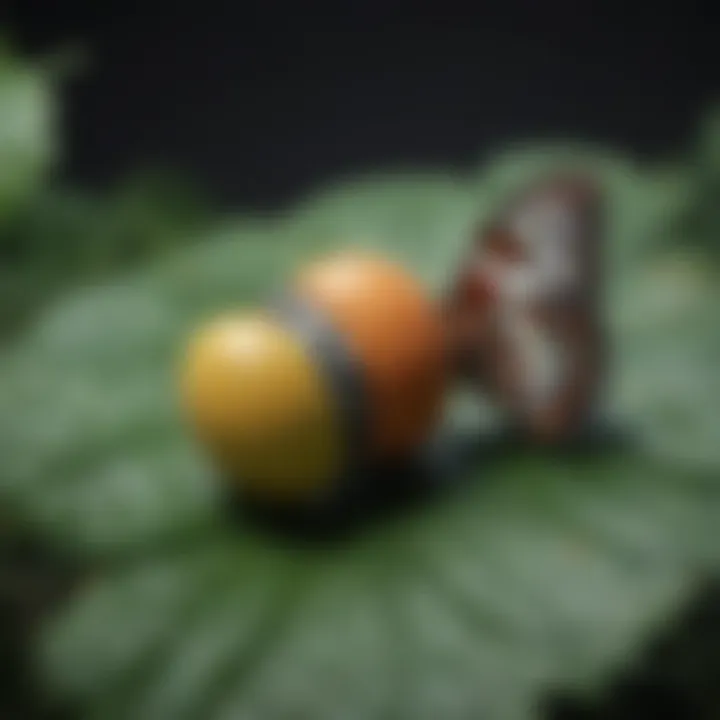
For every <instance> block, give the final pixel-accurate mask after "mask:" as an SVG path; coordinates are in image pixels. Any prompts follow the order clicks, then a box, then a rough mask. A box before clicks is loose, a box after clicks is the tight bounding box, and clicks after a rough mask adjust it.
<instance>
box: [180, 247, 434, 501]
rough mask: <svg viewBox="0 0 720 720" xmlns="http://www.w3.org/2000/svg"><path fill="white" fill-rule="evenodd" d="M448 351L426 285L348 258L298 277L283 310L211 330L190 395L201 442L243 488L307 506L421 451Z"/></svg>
mask: <svg viewBox="0 0 720 720" xmlns="http://www.w3.org/2000/svg"><path fill="white" fill-rule="evenodd" d="M445 354H446V353H445V342H444V328H443V323H442V320H441V316H440V312H439V310H438V309H437V308H436V306H435V304H434V303H433V302H432V300H431V299H430V298H429V297H427V296H426V294H425V292H424V290H423V288H422V286H421V285H420V283H418V281H417V280H415V279H414V278H413V277H412V276H411V275H410V274H408V273H407V272H406V271H405V270H403V269H402V268H401V267H399V266H397V265H395V264H394V263H392V262H389V261H387V260H386V259H384V258H381V257H378V256H374V255H368V254H362V253H354V252H344V253H339V254H337V255H335V256H333V257H328V258H325V259H323V260H320V261H318V262H316V263H313V264H311V265H309V266H307V267H306V268H304V269H303V270H301V272H300V273H299V274H298V275H297V276H296V277H294V278H293V279H292V282H291V283H290V286H289V288H288V291H287V292H286V294H285V296H284V297H283V298H282V299H281V300H280V301H279V302H278V303H277V304H276V305H275V306H274V307H268V308H266V309H264V310H261V311H258V312H256V313H247V314H241V315H240V314H239V315H230V316H227V317H224V318H220V319H218V320H216V321H215V322H213V323H211V324H210V325H208V326H206V327H205V328H203V329H201V331H200V332H199V333H198V334H197V335H196V336H195V337H194V338H193V339H192V341H191V343H190V346H189V349H188V354H187V359H186V364H185V370H184V375H183V384H182V389H183V396H184V400H185V405H186V408H187V410H188V413H189V415H190V418H191V420H192V423H193V425H194V427H195V429H196V431H197V435H198V436H199V438H200V440H201V441H202V442H203V444H204V445H205V446H206V447H207V448H208V450H209V451H210V453H211V454H212V455H213V456H214V457H215V458H216V459H217V461H218V462H219V464H220V465H221V467H223V468H224V469H225V470H227V471H228V472H229V473H230V474H231V475H233V476H234V477H237V478H238V479H239V481H240V483H241V484H242V486H243V488H244V489H246V490H248V491H249V492H250V493H251V494H255V495H259V496H263V497H265V498H270V499H280V500H290V501H292V500H297V499H302V500H307V499H310V498H312V497H315V496H322V495H324V494H327V493H329V492H332V491H333V490H334V489H335V488H336V487H337V486H338V484H339V483H341V482H343V480H344V479H345V478H347V477H349V476H350V475H351V474H352V472H353V470H355V469H357V468H358V467H362V466H363V465H364V464H366V463H369V462H370V463H372V462H378V461H383V460H396V459H401V458H402V457H404V456H408V455H409V454H411V453H412V452H413V451H414V450H416V449H418V448H419V446H420V445H422V444H423V442H424V441H425V440H426V439H427V438H428V437H429V435H430V433H431V432H432V430H433V428H434V426H435V424H436V422H437V421H438V420H439V417H440V414H441V410H442V401H443V391H444V388H445V376H446V362H445Z"/></svg>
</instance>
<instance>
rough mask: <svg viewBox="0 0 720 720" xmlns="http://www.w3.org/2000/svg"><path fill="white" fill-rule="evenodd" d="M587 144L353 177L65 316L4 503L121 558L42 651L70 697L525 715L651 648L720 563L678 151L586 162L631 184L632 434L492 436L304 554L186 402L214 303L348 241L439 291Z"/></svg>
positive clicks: (30, 371) (301, 713) (705, 286)
mask: <svg viewBox="0 0 720 720" xmlns="http://www.w3.org/2000/svg"><path fill="white" fill-rule="evenodd" d="M566 157H567V153H565V152H564V151H562V150H561V149H558V148H552V149H549V148H527V149H525V150H523V151H518V152H516V153H513V154H510V155H508V156H506V157H504V158H501V159H500V160H499V161H498V162H497V163H495V164H493V165H491V166H490V167H489V168H486V169H485V171H484V172H483V173H481V174H480V176H479V177H478V178H476V179H474V180H471V181H459V180H457V179H453V178H450V177H447V176H443V175H427V176H422V177H420V176H418V177H415V178H411V177H373V178H368V179H366V180H364V181H360V182H357V183H349V184H346V185H344V186H342V187H338V188H336V189H334V190H332V191H331V192H328V193H325V194H323V195H321V196H320V197H316V198H314V199H312V200H311V201H308V202H307V203H305V204H303V205H302V206H301V207H299V208H297V209H296V212H295V214H294V215H293V216H291V217H286V218H285V219H281V220H277V221H271V220H265V221H262V222H243V221H237V222H235V223H228V224H227V226H225V227H222V228H216V229H214V230H212V231H211V232H209V233H208V234H209V237H207V238H206V240H205V242H203V243H201V244H195V245H192V246H190V247H188V248H185V249H183V250H181V251H178V252H176V253H174V254H172V255H171V256H168V257H166V258H164V259H163V260H162V261H158V262H154V263H152V264H151V265H149V266H148V267H147V268H146V269H145V270H144V271H142V272H136V273H135V274H134V275H132V276H130V277H127V278H122V279H118V280H117V282H115V283H113V284H112V285H111V284H106V285H105V286H103V287H100V288H95V289H92V288H89V289H86V290H83V291H80V292H76V293H74V294H71V295H69V296H67V297H66V298H65V299H64V300H63V301H62V302H61V303H58V304H56V305H55V306H54V307H52V308H51V309H49V310H48V311H46V312H45V313H43V314H42V315H41V316H40V317H39V319H38V321H37V323H36V324H35V325H34V326H33V327H32V329H31V330H30V331H29V332H27V333H26V334H25V335H24V336H23V337H22V338H21V339H20V340H19V341H18V342H17V343H16V344H15V345H14V346H13V347H12V349H11V350H9V351H8V352H7V353H6V354H5V356H4V357H3V358H2V363H3V365H2V374H1V375H0V377H2V380H0V383H1V384H0V442H1V443H2V446H1V447H0V455H1V456H2V457H3V467H2V472H1V474H0V499H2V502H3V503H5V504H6V505H7V506H9V507H11V508H12V509H13V510H14V512H15V513H16V514H17V516H18V517H21V518H23V519H24V521H25V522H27V523H29V524H30V525H31V526H32V527H34V528H35V529H36V531H37V533H38V534H40V535H41V536H43V537H45V538H46V539H47V540H48V541H51V542H52V543H53V544H54V545H55V546H56V547H60V548H63V549H64V550H66V551H67V552H70V553H74V554H75V555H76V556H77V557H83V558H85V559H86V561H87V562H89V563H90V565H91V566H92V567H93V568H94V573H93V580H92V581H88V582H87V583H86V584H85V585H83V586H81V587H80V588H79V589H78V592H77V595H76V597H75V599H74V600H73V602H71V603H70V604H69V606H68V607H66V608H65V609H64V610H63V612H61V613H60V615H59V616H58V617H57V618H56V619H55V621H54V622H53V623H52V625H51V626H50V628H49V629H48V632H47V633H46V634H45V635H44V636H43V639H42V642H41V644H40V656H41V658H42V661H43V668H44V673H45V676H46V677H47V679H48V682H49V684H50V687H51V688H53V689H54V690H55V691H56V692H58V693H59V694H61V695H62V696H65V697H71V698H73V699H74V700H75V701H76V702H77V703H79V705H80V706H81V707H82V708H84V710H85V712H86V715H87V716H88V717H101V718H103V720H108V719H110V718H119V719H123V720H124V719H126V718H133V720H140V719H142V718H148V719H150V718H152V720H161V719H162V718H168V719H172V720H177V719H180V718H203V719H204V720H213V719H214V718H228V719H229V718H254V717H257V718H285V717H287V718H290V717H292V718H313V719H314V720H322V719H323V718H340V717H342V718H346V717H347V718H358V719H364V718H378V717H398V718H399V717H408V718H415V719H419V718H429V719H436V718H477V717H487V718H499V719H501V720H512V718H529V717H533V716H535V714H536V712H537V708H538V703H539V702H540V700H541V698H542V696H543V693H545V692H547V691H549V690H552V689H557V688H562V689H569V690H572V689H576V690H582V691H586V692H587V691H591V690H594V689H599V688H602V685H603V682H604V681H606V680H607V679H608V677H609V674H610V673H612V672H614V671H617V670H618V669H620V668H622V667H623V666H625V665H627V664H628V663H632V662H633V661H634V660H635V659H636V657H637V654H638V652H639V651H640V649H641V647H642V643H643V641H644V640H646V639H647V638H648V637H650V636H651V635H652V633H653V632H655V631H656V630H657V629H658V627H659V626H660V625H661V624H662V623H663V622H664V621H665V620H667V619H668V618H670V617H672V616H673V615H674V613H675V612H676V611H677V610H678V608H679V606H680V605H681V604H682V602H683V601H684V599H685V598H686V597H687V596H688V595H689V594H690V593H692V591H693V590H694V588H695V587H696V584H697V583H698V582H700V581H701V580H702V579H703V578H705V577H706V576H707V575H709V574H716V573H717V571H718V569H720V544H719V543H718V542H717V530H716V528H717V525H718V521H719V520H720V481H719V480H718V472H717V470H718V467H720V442H718V440H720V438H718V436H717V433H718V430H717V428H718V427H719V423H718V422H717V408H718V400H719V399H720V387H718V379H717V372H716V367H717V362H716V360H717V357H718V352H717V351H718V349H720V332H718V325H717V322H716V320H715V318H714V312H715V310H716V307H717V300H718V292H717V290H716V287H715V285H716V275H714V272H715V271H714V270H713V269H712V267H710V266H709V265H708V263H707V262H704V260H703V257H702V256H696V255H693V254H687V253H686V254H684V255H679V254H670V253H668V252H667V251H665V250H662V251H661V250H658V243H657V242H656V240H655V238H656V237H657V236H658V235H659V234H660V232H661V230H662V229H663V228H665V227H667V225H668V224H669V223H670V221H671V220H672V219H673V217H674V215H675V214H676V213H677V212H678V207H679V205H681V204H682V203H681V202H679V200H678V198H679V197H680V196H681V195H682V194H681V193H679V190H678V188H679V187H680V186H682V187H684V186H685V185H684V182H685V178H684V177H681V176H680V175H679V174H678V173H679V171H678V170H677V169H672V170H671V171H670V172H665V171H663V172H660V171H659V170H658V171H653V169H651V168H650V169H647V168H641V167H637V166H635V165H634V164H633V163H631V162H629V161H625V160H623V159H622V158H617V157H611V156H610V155H607V156H605V155H602V154H601V153H600V154H598V152H597V151H591V150H587V151H582V152H578V149H577V148H576V149H573V153H572V157H574V158H576V159H577V160H578V161H579V162H581V163H582V164H583V165H584V166H588V167H590V168H591V169H592V170H593V171H594V172H596V173H597V174H598V175H600V176H601V177H602V178H603V179H604V180H605V182H606V183H607V185H608V188H609V193H610V201H611V205H610V213H611V216H610V221H611V222H610V240H611V242H610V246H609V248H608V253H609V263H608V267H609V270H610V271H611V272H610V278H609V280H610V282H609V291H608V308H607V310H608V318H609V323H610V328H611V330H612V339H613V344H614V354H615V366H614V373H613V382H612V386H611V388H610V390H609V393H608V402H607V408H606V411H607V413H608V415H609V417H612V418H613V421H614V422H617V423H619V424H620V426H621V427H622V428H623V429H624V430H626V431H627V432H628V433H629V435H630V437H631V438H632V439H633V440H634V442H633V443H632V444H631V446H630V447H629V448H628V449H625V450H620V449H614V450H613V449H609V448H608V449H606V450H605V452H604V453H600V454H595V455H592V456H580V455H578V456H574V457H570V456H549V455H547V454H536V455H532V454H522V453H519V452H516V453H514V454H510V455H507V454H506V455H505V456H500V457H492V456H490V455H487V456H484V457H483V456H482V455H480V456H479V457H478V458H477V459H476V461H475V462H474V464H473V466H472V467H469V468H467V470H466V471H465V472H464V473H463V474H462V475H461V476H460V477H458V479H457V482H456V483H452V491H450V492H448V493H447V494H444V495H442V494H441V495H440V496H438V497H436V498H434V499H433V500H432V501H431V502H428V503H426V504H424V505H422V506H418V507H412V508H407V509H406V511H405V512H404V513H403V514H401V515H399V516H395V517H388V518H386V519H384V520H382V521H380V522H378V523H375V524H373V525H368V526H367V527H365V528H361V529H360V530H359V531H358V532H357V533H356V534H355V535H354V536H353V537H351V538H349V539H347V540H345V541H344V542H342V543H337V544H328V545H312V546H302V545H297V544H295V545H293V544H292V543H289V544H288V543H284V542H282V541H281V540H280V539H279V538H276V537H273V536H271V535H266V534H263V533H261V532H260V531H258V530H257V529H256V528H254V527H252V526H249V525H247V524H243V523H242V522H240V521H238V520H231V519H230V518H229V517H228V515H227V513H226V512H224V507H223V501H222V498H221V493H219V492H218V490H217V486H216V484H215V478H213V477H212V475H211V473H210V472H209V470H208V468H207V465H206V463H205V461H204V459H203V458H202V456H201V455H200V453H199V451H198V450H197V449H196V448H195V447H194V446H193V445H192V444H191V443H190V442H189V441H188V438H187V436H186V433H185V431H184V428H183V427H182V423H181V422H180V420H179V418H178V414H177V409H176V407H175V402H174V395H173V390H174V388H173V381H174V377H173V368H174V363H175V361H176V359H177V356H178V353H179V351H180V348H181V346H182V342H183V341H184V339H185V336H186V334H187V332H188V331H189V330H190V329H191V328H192V327H193V326H194V325H195V323H196V322H198V321H200V320H202V319H205V318H206V317H208V316H209V315H211V314H212V313H214V312H216V311H218V310H224V309H226V308H227V307H228V306H233V305H241V304H248V303H258V302H263V301H264V300H265V299H266V298H267V297H268V294H270V293H272V292H273V291H274V290H275V289H276V288H278V287H280V286H281V284H282V283H283V281H284V280H285V279H286V278H287V276H288V274H289V273H290V272H292V270H293V269H294V268H296V267H297V265H298V264H299V263H301V262H304V261H306V260H308V259H309V258H311V257H314V256H316V255H317V254H319V253H322V252H323V251H325V250H327V249H330V248H332V247H337V243H338V242H339V241H340V242H347V243H353V244H364V245H367V246H372V247H374V248H378V249H381V250H383V251H385V252H387V253H388V254H390V255H391V256H393V257H395V258H397V259H399V260H401V261H402V262H405V263H407V265H408V266H409V267H410V268H411V269H412V270H413V271H415V272H416V273H418V274H419V276H420V277H422V278H423V279H424V280H425V281H426V282H427V284H428V287H430V288H432V289H433V290H435V291H437V290H439V288H441V287H442V285H443V283H444V282H445V280H446V279H447V273H449V272H451V271H452V270H453V268H454V267H455V262H456V259H457V255H458V253H459V252H460V251H461V249H462V246H463V243H464V240H465V231H466V230H467V228H468V227H469V225H470V224H471V223H472V221H473V220H474V219H475V215H476V214H477V213H478V212H479V213H480V214H483V213H484V212H487V211H488V210H489V209H490V208H491V207H492V204H493V202H494V201H495V199H496V198H497V197H499V196H500V195H501V194H502V193H503V192H505V191H507V189H508V188H509V187H510V186H511V185H513V184H514V183H517V182H520V181H522V180H523V179H528V178H529V177H530V176H532V175H533V174H535V173H537V172H540V171H542V169H543V168H545V167H548V166H550V165H552V164H553V163H556V162H558V160H559V159H560V158H563V159H566ZM450 419H452V418H450Z"/></svg>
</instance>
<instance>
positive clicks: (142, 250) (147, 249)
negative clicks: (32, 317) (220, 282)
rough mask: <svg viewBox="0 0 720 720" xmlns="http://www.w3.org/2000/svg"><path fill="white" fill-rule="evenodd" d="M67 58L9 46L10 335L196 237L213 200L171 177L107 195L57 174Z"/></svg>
mask: <svg viewBox="0 0 720 720" xmlns="http://www.w3.org/2000/svg"><path fill="white" fill-rule="evenodd" d="M78 62H79V58H78V57H77V55H76V54H73V53H70V52H69V51H68V52H65V53H60V54H58V55H57V56H53V57H50V58H46V59H44V60H43V61H36V62H35V63H29V62H27V61H26V60H24V59H20V58H18V57H17V56H16V55H14V54H12V53H11V51H10V50H9V49H6V48H4V47H3V46H2V45H0V258H1V259H2V264H0V334H1V335H2V336H7V335H8V334H9V333H10V332H11V331H15V330H17V329H18V328H19V327H21V326H22V324H23V322H24V321H25V320H26V318H27V317H28V314H29V313H30V312H31V311H32V310H34V309H36V308H38V307H39V306H40V305H41V304H42V302H44V301H47V300H48V299H49V298H51V297H52V296H53V295H54V294H55V293H56V292H57V291H58V290H60V289H61V288H63V287H66V286H68V285H73V284H78V283H90V282H97V281H98V280H101V279H103V278H104V277H107V275H108V274H109V273H112V272H115V271H117V270H119V269H120V268H123V267H128V266H132V265H133V264H136V263H137V262H138V261H140V260H144V259H147V258H149V257H153V256H155V255H157V254H158V253H161V252H166V251H167V250H169V249H170V248H171V247H175V246H176V245H179V244H182V243H184V242H188V241H191V240H194V239H195V238H196V235H197V230H198V228H199V227H203V228H207V226H208V225H209V224H211V221H210V216H209V210H210V208H209V203H207V202H206V200H205V198H204V197H203V195H202V194H201V193H200V192H199V191H198V190H197V189H196V188H195V187H194V186H193V185H192V184H191V183H188V182H184V181H182V180H179V179H178V177H177V174H176V173H173V172H172V171H169V170H165V171H163V170H156V171H154V172H144V173H142V174H139V175H137V176H135V177H131V178H129V179H127V180H125V181H123V182H120V183H118V184H117V185H116V186H115V187H114V188H112V189H110V191H108V192H105V193H103V194H100V193H96V192H90V191H88V190H82V189H79V188H75V187H67V186H65V185H63V184H60V183H59V182H58V181H57V180H56V179H55V178H53V177H52V175H53V173H52V171H53V170H54V168H55V167H56V165H57V160H58V159H59V158H58V156H59V151H60V147H59V146H60V141H59V137H60V133H59V127H58V126H59V124H60V123H59V117H58V116H59V104H60V103H59V100H60V91H61V89H62V88H61V86H62V84H63V82H64V81H65V80H66V79H67V78H68V76H69V75H71V71H74V70H75V69H76V67H77V65H78Z"/></svg>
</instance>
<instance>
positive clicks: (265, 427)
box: [182, 313, 343, 499]
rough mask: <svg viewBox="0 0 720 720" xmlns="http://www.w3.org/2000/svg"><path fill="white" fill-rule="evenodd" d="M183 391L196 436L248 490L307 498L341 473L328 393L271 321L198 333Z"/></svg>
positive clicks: (254, 319)
mask: <svg viewBox="0 0 720 720" xmlns="http://www.w3.org/2000/svg"><path fill="white" fill-rule="evenodd" d="M182 391H183V397H184V401H185V406H186V408H187V411H188V414H189V416H190V418H191V420H192V423H193V425H194V427H195V429H196V432H197V435H198V436H199V438H200V439H201V441H202V442H203V443H204V444H205V445H206V446H207V447H208V448H209V449H210V451H211V453H212V454H213V455H214V456H215V457H216V458H217V459H218V461H219V462H220V464H221V466H222V467H223V468H224V469H226V470H228V471H230V472H231V473H232V474H233V475H236V476H237V477H238V478H239V479H240V480H241V481H242V483H243V486H244V487H245V489H246V490H248V491H249V492H251V493H254V494H259V495H270V496H273V497H276V498H287V499H293V498H296V497H299V496H302V497H305V496H307V495H308V494H311V493H313V492H315V491H318V490H320V489H322V488H324V487H326V486H327V485H328V484H329V483H331V482H332V481H333V480H334V479H335V477H336V475H337V474H338V473H339V472H340V470H341V466H342V464H343V438H342V437H341V435H342V432H341V428H340V424H341V423H340V418H339V417H338V412H339V410H338V407H337V404H336V402H335V398H334V397H333V393H332V391H331V388H330V387H329V385H328V383H327V382H326V378H324V377H323V373H322V372H321V369H320V367H319V366H318V364H317V362H316V361H315V360H314V358H312V357H311V356H310V354H309V353H308V352H307V350H306V348H305V347H303V345H302V343H301V342H300V341H299V338H298V337H297V335H296V334H294V333H292V332H291V331H290V330H288V329H286V328H284V327H283V326H282V325H281V324H280V323H278V322H277V321H276V320H275V319H274V318H272V317H271V316H270V315H265V314H262V313H258V314H238V315H231V316H227V317H224V318H221V319H219V320H216V321H215V322H213V323H211V324H210V325H209V326H207V327H205V328H203V329H202V330H201V331H200V332H199V334H198V335H197V336H195V337H194V338H193V339H192V341H191V343H190V346H189V349H188V354H187V359H186V363H185V368H184V374H183V377H182Z"/></svg>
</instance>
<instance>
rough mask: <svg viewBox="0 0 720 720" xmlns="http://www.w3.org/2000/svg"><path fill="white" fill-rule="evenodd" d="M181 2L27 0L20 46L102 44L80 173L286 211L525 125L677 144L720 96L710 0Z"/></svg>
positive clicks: (644, 143) (73, 153) (476, 148)
mask: <svg viewBox="0 0 720 720" xmlns="http://www.w3.org/2000/svg"><path fill="white" fill-rule="evenodd" d="M164 5H165V3H159V2H158V3H156V4H154V5H153V4H150V3H139V2H135V3H133V2H131V1H130V0H124V1H123V0H85V1H84V2H81V1H78V0H63V1H59V0H45V1H41V0H18V2H17V3H16V6H15V7H14V9H13V12H12V15H11V23H12V26H13V27H14V28H15V35H16V38H17V39H18V40H19V41H20V45H21V47H23V48H25V49H27V50H28V51H32V52H40V51H42V50H46V49H52V48H55V47H57V46H58V44H59V43H66V42H68V41H73V42H76V43H79V44H80V45H82V46H84V47H85V48H86V49H87V50H88V51H89V55H90V58H91V63H90V65H89V66H88V69H87V71H86V72H85V74H84V75H83V76H82V77H80V78H79V79H77V80H76V81H74V82H73V83H71V84H70V85H69V87H68V104H67V108H68V110H67V118H66V119H67V132H68V137H69V141H70V149H69V156H68V162H67V170H68V172H69V173H70V174H71V175H72V176H73V177H74V178H77V179H80V180H81V181H84V182H92V183H95V184H97V183H100V182H106V181H107V180H111V179H113V178H116V177H118V176H121V175H123V174H124V173H126V172H128V171H130V170H134V169H137V168H138V167H140V166H144V165H147V164H148V163H154V164H158V163H160V164H163V165H166V166H168V165H169V166H172V167H173V168H177V169H178V170H180V171H181V172H183V173H184V174H186V175H188V176H190V177H193V178H195V179H196V180H198V181H199V182H200V183H201V184H202V185H204V186H205V187H207V188H208V189H209V190H210V191H211V192H213V193H214V194H215V196H216V197H218V198H219V199H221V200H222V201H224V202H227V203H230V204H232V205H234V206H239V207H244V206H254V207H260V206H263V207H273V206H276V205H277V204H278V203H282V202H285V201H287V200H289V199H291V198H293V197H295V196H296V195H297V194H298V193H299V192H302V191H303V190H305V189H306V188H307V187H308V186H311V185H312V184H315V183H317V182H322V181H324V180H326V179H330V178H333V177H335V176H337V175H339V174H347V173H352V172H354V171H356V170H362V169H366V168H376V167H379V166H380V167H382V166H388V165H390V166H397V165H402V166H408V165H411V166H415V165H422V166H427V165H437V164H441V165H446V166H447V165H452V166H460V167H464V166H471V165H472V164H474V163H476V162H477V161H478V159H480V158H481V157H482V156H483V155H484V154H485V153H487V152H488V151H489V150H492V149H493V148H496V147H498V146H499V145H503V144H505V143H507V142H509V141H512V140H521V139H525V138H535V137H555V138H557V137H560V138H563V137H579V138H582V139H587V140H597V141H603V142H609V143H612V144H615V145H618V146H620V147H621V148H623V149H629V150H632V151H634V152H635V153H638V154H659V153H667V152H671V151H674V150H675V149H676V148H677V147H678V146H679V145H680V144H681V143H682V142H683V141H685V140H686V139H687V137H688V136H689V135H690V134H691V133H692V128H693V126H694V124H695V122H696V120H697V116H698V113H699V111H700V109H701V108H702V107H703V106H705V105H706V104H707V102H708V101H709V100H710V99H711V98H713V97H716V96H717V95H718V94H719V93H720V82H718V76H717V69H720V62H714V61H716V60H717V59H718V58H717V55H718V52H717V48H716V37H715V36H714V35H715V34H714V33H713V32H712V28H713V23H712V21H711V19H710V18H711V17H712V16H711V15H709V14H707V13H703V7H702V5H701V4H699V3H697V2H684V3H674V4H661V5H660V6H657V5H656V4H655V3H653V4H651V3H647V4H645V3H642V2H636V3H623V4H622V5H619V6H618V7H617V8H616V9H614V7H613V4H612V3H592V2H578V1H577V0H575V1H574V2H570V1H569V0H562V1H560V2H553V1H552V0H546V1H545V2H540V1H539V0H538V1H536V2H526V3H519V2H512V1H509V0H508V1H506V2H478V1H477V0H474V1H472V2H471V0H466V3H458V4H457V6H455V7H454V6H453V4H452V3H448V2H444V3H440V2H435V3H422V2H416V3H408V4H407V5H406V6H402V5H400V4H397V3H395V4H393V3H388V2H377V0H375V1H373V0H365V2H350V1H346V2H342V3H337V4H331V3H330V2H329V0H328V2H327V3H326V4H324V3H294V4H293V3H291V2H290V1H289V0H288V2H287V3H285V4H277V3H273V2H265V3H262V2H232V1H230V0H228V1H226V2H224V3H220V2H212V1H209V0H208V1H206V2H189V3H188V7H189V9H187V10H181V9H179V8H177V7H176V8H174V9H171V10H169V11H163V10H162V7H163V6H164ZM167 5H168V7H171V8H172V5H171V3H170V2H168V3H167ZM289 8H295V9H294V10H292V9H289Z"/></svg>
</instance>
